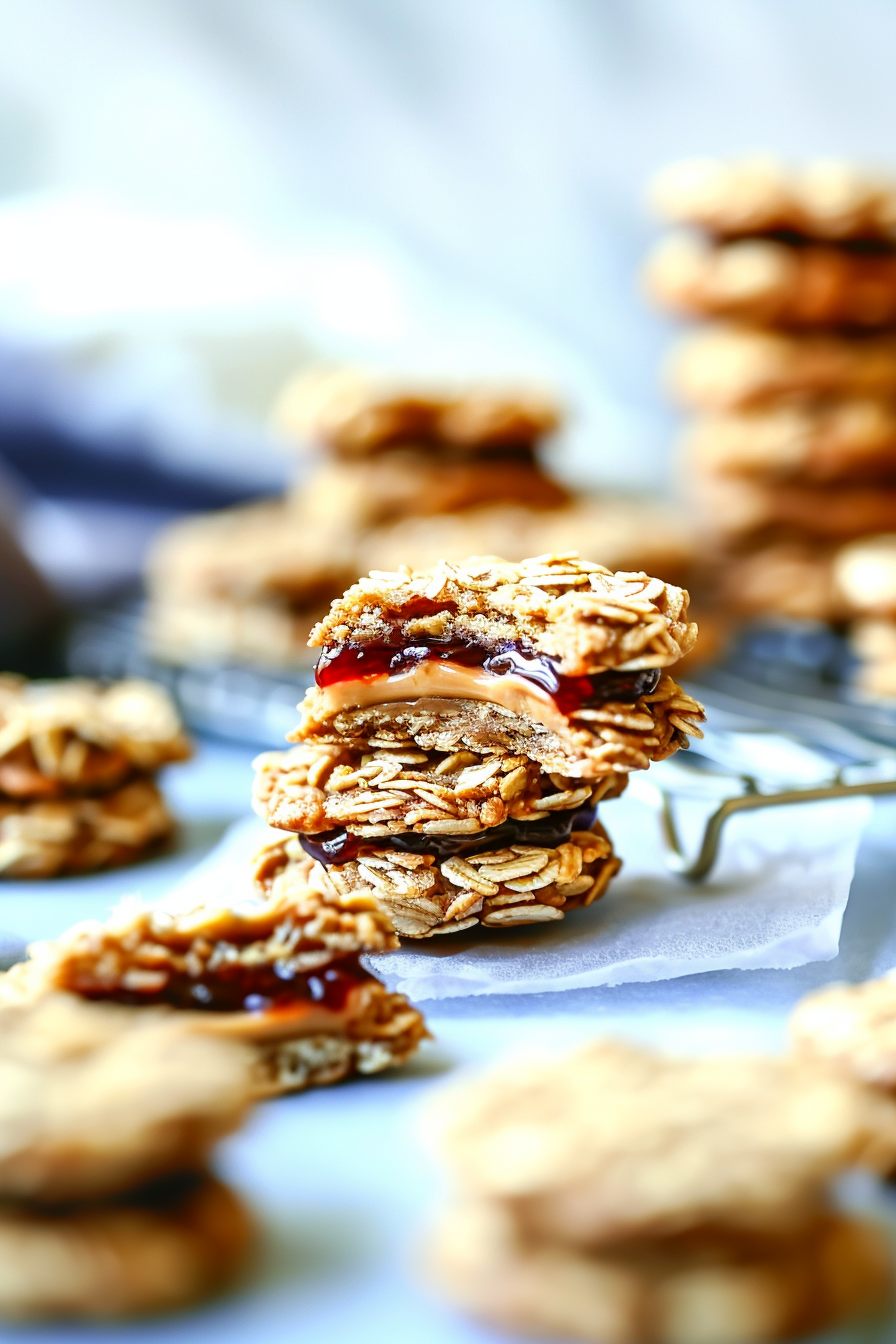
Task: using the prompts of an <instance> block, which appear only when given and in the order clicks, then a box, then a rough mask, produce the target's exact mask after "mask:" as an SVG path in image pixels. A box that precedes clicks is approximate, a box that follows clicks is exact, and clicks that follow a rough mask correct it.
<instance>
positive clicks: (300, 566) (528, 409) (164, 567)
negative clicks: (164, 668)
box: [145, 369, 693, 668]
mask: <svg viewBox="0 0 896 1344" xmlns="http://www.w3.org/2000/svg"><path fill="white" fill-rule="evenodd" d="M274 418H275V423H276V425H277V428H278V430H279V432H280V434H281V436H282V437H283V438H284V439H285V440H286V441H287V442H288V443H291V444H293V445H294V447H295V451H296V456H297V459H298V460H299V461H302V460H303V459H304V461H305V465H306V471H305V472H304V474H301V478H300V479H298V480H297V482H296V484H295V485H294V486H293V487H292V489H291V490H290V491H289V492H288V494H287V496H286V497H285V498H284V499H280V500H271V501H266V502H264V503H258V504H250V505H245V506H242V507H240V508H235V509H230V510H227V511H226V512H223V513H219V514H210V515H206V516H204V517H197V518H190V519H186V520H184V521H182V522H179V523H177V524H175V525H174V526H172V527H171V528H169V529H167V530H166V531H165V532H164V533H163V534H162V535H161V537H160V538H159V540H158V542H157V544H156V546H155V548H154V550H153V552H152V555H151V556H150V560H149V565H148V571H147V586H148V590H149V604H148V608H147V614H146V622H145V636H146V641H147V643H148V646H149V648H150V650H151V651H152V652H153V653H154V655H155V656H156V657H158V658H160V659H162V660H163V661H166V662H171V663H175V664H214V663H222V662H236V663H249V664H253V665H256V666H262V667H271V668H278V667H279V668H288V667H306V668H310V663H311V656H310V654H309V652H308V650H307V648H306V640H307V637H308V634H309V632H310V629H311V627H312V626H313V625H314V623H315V621H316V620H318V619H320V618H321V617H322V616H323V614H324V611H325V609H326V605H327V603H328V602H329V601H330V600H331V599H332V598H334V597H336V596H338V595H339V594H340V593H341V592H342V591H343V590H344V588H345V587H346V586H347V585H348V583H349V582H351V579H352V578H353V576H354V575H355V574H358V573H362V572H365V571H367V570H370V569H390V570H391V569H395V568H397V567H398V566H399V565H402V564H406V563H410V564H412V565H415V566H418V567H425V566H427V565H432V564H435V563H437V562H438V561H439V560H440V559H443V558H444V559H449V560H460V559H462V558H464V557H465V556H467V555H470V554H480V555H505V556H509V557H511V558H513V559H522V558H523V557H524V556H526V555H537V554H542V553H547V552H562V551H566V550H581V551H582V552H587V553H590V554H596V555H598V556H599V558H600V560H601V562H602V563H604V564H606V565H607V566H608V567H609V568H611V569H621V570H640V569H645V570H648V571H649V572H652V573H659V574H662V575H663V577H664V578H667V579H669V580H671V581H675V582H686V581H687V579H688V577H689V569H690V564H691V560H692V555H693V544H692V541H691V537H690V534H689V529H688V527H687V526H686V524H685V522H684V521H683V519H682V518H681V516H680V511H676V510H675V509H673V508H672V507H671V506H668V505H665V504H663V503H661V502H657V501H650V500H646V499H643V498H639V497H630V498H611V497H607V496H588V495H579V494H573V493H571V492H570V491H569V490H567V489H566V488H565V487H564V486H563V485H562V484H561V483H560V482H559V481H558V480H556V479H555V478H554V477H553V476H552V475H551V473H550V472H549V471H548V470H547V469H546V467H545V465H544V462H543V460H542V451H543V448H544V445H545V443H546V441H547V440H548V439H549V438H550V436H552V435H553V434H554V433H555V431H556V430H557V429H558V428H559V426H560V424H561V421H562V414H561V411H560V408H559V406H558V405H557V404H556V402H555V401H554V400H553V399H552V398H551V397H550V396H548V395H547V394H545V393H544V392H540V391H536V390H533V389H524V388H523V389H521V388H507V387H505V388H501V387H495V386H488V385H485V384H483V385H478V386H465V387H462V388H461V387H455V388H453V389H452V388H448V387H441V388H435V387H432V386H426V387H424V386H421V385H414V384H413V383H411V382H409V381H407V380H402V381H400V382H397V381H389V380H387V379H384V378H382V377H374V376H371V375H368V374H364V373H361V372H359V371H357V370H353V369H331V370H325V371H320V372H311V373H306V374H303V375H302V376H300V377H299V378H297V379H295V380H294V381H293V382H292V383H290V384H289V385H288V386H287V388H286V389H285V391H284V393H283V395H282V396H281V398H280V400H279V403H278V405H277V408H276V410H275V417H274Z"/></svg>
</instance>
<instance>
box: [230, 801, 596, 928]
mask: <svg viewBox="0 0 896 1344" xmlns="http://www.w3.org/2000/svg"><path fill="white" fill-rule="evenodd" d="M591 824H592V829H591V830H590V831H579V830H572V831H571V832H570V833H569V838H568V840H566V841H564V842H563V843H562V844H557V843H556V842H555V843H553V844H549V843H547V842H545V843H544V844H541V845H539V844H538V843H537V841H536V839H535V838H534V837H531V840H532V842H531V843H529V844H526V843H517V844H507V845H504V846H502V847H501V848H499V849H495V848H486V849H485V850H483V849H482V848H481V845H482V844H483V843H484V844H486V845H488V837H487V836H486V837H485V839H484V841H481V842H480V847H479V848H478V852H475V853H470V854H468V855H466V856H463V855H462V854H459V853H456V852H453V846H452V852H451V854H450V857H445V856H444V855H443V854H442V853H441V852H440V849H439V837H437V836H427V837H426V840H425V841H424V842H423V845H422V846H421V849H420V852H415V851H412V850H408V849H403V848H401V847H400V846H399V844H398V837H396V836H393V837H391V843H390V845H389V846H388V847H383V848H377V847H376V841H375V840H373V841H370V842H367V843H363V844H362V845H361V846H360V847H359V850H358V853H357V857H354V858H352V859H351V860H350V861H347V862H334V863H329V864H326V865H324V864H320V865H319V873H318V876H317V878H316V880H317V881H318V882H320V883H321V884H323V883H325V882H326V883H328V884H329V885H330V886H331V888H332V890H333V899H339V898H341V899H342V900H344V901H346V902H350V901H352V900H353V899H355V900H363V901H369V902H372V903H375V905H376V906H377V907H378V908H379V909H380V910H381V911H382V912H383V913H384V914H385V915H386V916H387V918H388V919H389V922H390V924H391V925H392V927H393V928H394V929H395V930H396V932H398V933H400V934H401V935H402V936H403V937H407V938H429V937H430V936H432V935H433V934H441V933H459V932H461V931H462V930H463V929H468V928H471V927H472V926H473V925H474V924H482V925H483V926H485V927H486V928H510V927H514V928H515V927H517V926H518V925H520V924H542V923H546V922H548V921H552V920H558V919H562V918H563V916H564V914H565V912H566V911H567V910H574V909H577V908H578V907H580V906H586V905H591V904H592V902H593V901H596V900H597V899H598V898H599V897H601V896H602V895H603V894H604V892H605V891H606V889H607V887H608V885H609V883H610V881H611V880H612V879H613V877H615V875H616V873H618V871H619V869H620V867H621V863H620V861H619V859H617V858H616V857H615V855H614V854H613V846H612V844H611V842H610V838H609V836H608V835H607V833H606V831H605V830H604V829H603V827H602V826H601V825H600V823H599V822H597V821H593V822H592V823H591ZM530 825H531V823H530ZM450 838H451V839H455V838H456V837H450ZM492 843H494V842H492ZM307 863H308V856H307V855H306V853H305V851H304V849H303V848H302V845H301V842H300V841H299V839H298V838H297V837H295V836H290V837H289V838H285V839H282V840H277V841H274V842H273V843H272V844H271V845H269V846H268V847H267V849H265V850H263V851H262V852H261V854H259V856H258V865H257V870H256V882H257V883H258V884H259V885H260V886H261V889H262V890H263V891H265V892H267V891H269V890H275V889H276V886H277V884H278V883H280V882H283V881H289V879H290V871H291V869H293V868H297V869H298V870H299V871H301V869H302V868H303V866H304V865H305V864H307Z"/></svg>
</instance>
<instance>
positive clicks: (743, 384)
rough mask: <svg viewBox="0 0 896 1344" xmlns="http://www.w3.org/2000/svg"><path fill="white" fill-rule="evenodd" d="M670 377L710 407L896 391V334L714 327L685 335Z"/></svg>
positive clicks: (692, 401) (682, 393) (694, 401)
mask: <svg viewBox="0 0 896 1344" xmlns="http://www.w3.org/2000/svg"><path fill="white" fill-rule="evenodd" d="M668 382H669V387H670V390H671V391H672V393H673V394H674V395H675V396H676V397H678V398H679V399H680V400H681V401H683V402H685V403H686V404H687V405H689V406H697V407H705V408H706V409H708V410H726V409H731V408H734V407H738V406H754V405H759V404H762V403H765V402H769V401H774V400H775V399H776V398H778V397H786V396H798V395H808V396H831V397H841V396H843V397H879V398H887V397H892V396H893V395H894V393H896V339H894V337H893V336H892V335H891V334H889V333H886V334H881V335H870V336H852V337H850V336H840V335H836V336H835V335H826V334H825V335H814V334H808V333H807V334H789V333H787V332H776V331H763V330H761V329H759V328H756V329H753V328H750V327H736V326H732V327H725V326H719V327H708V328H707V329H706V330H703V331H698V332H696V333H694V334H693V335H690V336H686V337H684V338H683V339H682V340H681V341H680V342H679V343H678V345H677V346H676V348H675V349H674V350H673V353H672V358H671V360H670V362H669V367H668Z"/></svg>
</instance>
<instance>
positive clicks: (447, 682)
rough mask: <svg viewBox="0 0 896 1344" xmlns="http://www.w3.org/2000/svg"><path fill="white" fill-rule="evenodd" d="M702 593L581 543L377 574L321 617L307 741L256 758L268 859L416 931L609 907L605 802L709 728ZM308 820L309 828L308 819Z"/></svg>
mask: <svg viewBox="0 0 896 1344" xmlns="http://www.w3.org/2000/svg"><path fill="white" fill-rule="evenodd" d="M687 610H688V596H687V593H685V592H683V591H682V590H681V589H679V588H676V587H673V586H672V585H671V584H667V583H663V582H662V581H661V580H659V579H652V578H649V577H648V576H647V575H646V574H643V573H619V574H612V573H610V572H609V571H608V570H607V569H604V568H603V567H602V566H601V565H597V564H593V563H590V562H588V561H585V560H581V559H580V558H579V557H578V555H576V554H575V553H567V554H561V555H544V556H539V557H537V558H535V559H530V560H523V561H522V562H520V563H519V564H511V563H508V562H506V561H503V560H499V559H495V558H494V557H488V558H485V559H481V558H473V559H470V560H466V561H464V562H462V563H458V564H451V563H449V562H447V561H442V562H441V563H439V564H437V565H436V566H434V567H433V568H431V569H424V570H411V569H410V568H408V567H405V568H403V569H401V570H398V571H397V572H394V573H388V572H382V571H375V572H374V573H372V574H371V575H370V576H369V577H367V578H364V579H361V580H360V582H359V583H357V584H355V586H354V587H352V588H350V589H349V590H348V592H346V593H345V595H344V596H343V597H342V598H340V599H339V600H337V601H336V602H334V603H333V605H332V607H331V609H330V613H329V615H328V616H327V618H326V619H325V620H324V621H322V622H321V624H320V625H319V626H317V628H316V629H315V630H314V632H313V634H312V644H313V645H314V646H316V647H317V648H319V649H320V657H319V659H318V663H317V668H316V672H315V679H316V685H315V686H314V687H312V689H311V690H310V691H309V692H308V694H307V695H306V697H305V700H304V702H303V704H302V706H301V707H300V708H301V711H302V718H301V723H300V725H299V727H298V728H297V729H296V731H295V733H293V734H292V735H291V736H292V740H293V741H295V742H296V743H297V746H295V747H294V748H293V749H292V750H291V751H287V752H272V753H268V754H266V755H264V756H262V757H260V758H259V759H258V761H257V762H256V767H257V776H256V789H255V802H256V809H257V811H258V812H259V813H260V815H261V816H262V817H264V818H265V820H266V821H267V822H268V823H269V824H270V825H271V826H273V827H275V828H278V829H279V830H281V831H282V832H284V833H285V834H284V835H283V838H282V839H281V840H278V841H275V842H274V843H273V844H272V845H271V846H270V848H269V850H268V851H267V857H266V858H265V859H264V860H263V862H264V864H265V865H266V867H267V869H268V871H269V872H270V873H272V874H276V877H277V880H279V881H281V882H286V883H288V882H290V881H291V880H293V879H292V878H291V876H290V875H291V874H292V873H295V874H296V875H297V876H298V874H300V873H304V871H305V865H306V863H307V859H308V857H309V856H310V857H311V858H313V859H314V860H315V861H316V862H317V868H316V878H315V880H316V881H317V882H319V883H320V884H321V888H322V889H323V890H326V891H327V892H328V893H329V898H330V899H332V900H342V901H346V902H351V901H356V900H371V901H374V902H375V903H376V904H377V906H378V908H379V909H381V910H382V911H383V912H385V913H386V914H387V915H388V918H389V921H390V923H391V926H392V927H394V929H395V930H396V931H397V932H398V933H399V934H402V935H404V936H406V937H411V938H424V937H429V936H431V935H433V934H443V933H454V932H458V931H460V930H463V929H468V928H470V927H471V926H473V925H476V924H480V923H481V924H483V925H485V926H486V927H489V928H506V927H516V926H518V925H520V924H526V923H544V922H549V921H554V920H559V919H562V918H563V916H564V914H565V912H566V911H569V910H572V909H576V908H578V907H581V906H587V905H590V904H591V903H592V902H593V901H595V900H596V899H597V898H598V897H600V896H601V895H602V894H603V892H604V891H605V890H606V888H607V885H608V883H609V882H610V880H611V878H612V877H613V875H614V874H615V873H616V871H617V870H618V868H619V861H618V859H616V858H615V856H614V854H613V849H612V845H611V843H610V840H609V837H608V836H607V834H606V832H605V830H604V829H603V827H602V826H601V824H600V822H599V821H598V820H597V805H598V803H599V802H600V801H601V800H602V799H606V798H611V797H613V796H615V795H616V794H618V793H620V792H621V790H622V789H623V788H624V786H625V783H626V780H627V776H628V774H629V773H630V772H631V771H632V770H644V769H646V768H647V767H648V766H649V765H650V763H651V761H656V760H662V759H663V758H664V757H666V756H669V755H671V753H672V752H674V751H676V750H677V749H678V748H679V747H682V746H686V745H687V741H688V734H693V733H697V734H698V735H699V723H700V722H701V720H702V710H701V708H700V706H699V705H698V704H697V703H696V702H695V701H694V700H692V699H691V697H690V696H688V695H686V694H685V692H683V691H682V690H681V688H680V687H679V686H678V685H676V683H675V682H674V681H673V680H672V677H671V676H670V675H669V669H670V668H671V667H672V666H673V665H674V664H675V663H676V662H677V661H678V660H679V659H680V658H681V657H682V656H683V655H684V654H686V653H687V652H688V651H689V650H690V648H691V647H692V646H693V644H694V640H695V638H696V626H694V625H693V624H689V623H688V619H687ZM290 832H295V833H297V834H296V835H290V834H289V833H290Z"/></svg>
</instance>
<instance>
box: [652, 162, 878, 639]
mask: <svg viewBox="0 0 896 1344" xmlns="http://www.w3.org/2000/svg"><path fill="white" fill-rule="evenodd" d="M654 200H655V204H656V206H657V209H658V210H659V212H660V213H661V214H662V215H663V216H664V217H665V218H666V219H667V220H669V221H670V222H672V223H674V224H676V225H679V226H683V228H684V229H685V230H686V231H685V232H683V233H680V234H675V235H673V236H672V237H670V238H668V239H666V240H665V241H664V242H662V243H661V244H660V246H659V247H658V248H657V250H656V252H655V253H654V255H653V256H652V257H651V259H650V260H649V262H648V265H647V271H646V283H647V288H648V290H649V292H650V293H651V295H652V296H653V297H654V298H655V299H656V300H657V301H658V302H659V303H661V304H663V305H664V306H665V307H667V308H669V309H670V310H671V311H673V312H675V313H677V314H680V315H682V316H685V317H691V318H697V319H699V320H702V321H706V322H709V323H711V324H712V325H710V326H708V327H707V328H706V329H705V330H701V331H699V332H698V333H697V334H696V335H694V336H692V337H690V338H688V339H686V340H685V341H683V342H682V344H681V345H680V346H679V348H678V349H677V351H676V352H675V354H674V357H673V360H672V364H671V384H672V388H673V391H674V392H675V394H676V395H677V396H678V397H679V398H680V399H681V400H682V401H683V402H684V403H685V404H686V405H687V406H688V407H689V408H691V410H692V411H693V412H694V417H693V420H692V423H691V424H690V426H689V428H688V431H687V434H686V440H685V445H684V460H683V470H684V473H685V476H686V479H687V483H688V487H689V490H690V492H691V495H692V498H693V499H694V501H695V504H696V506H697V508H698V510H699V512H700V513H701V514H702V517H703V519H704V524H705V529H706V531H707V533H709V534H711V535H712V537H713V538H714V540H715V542H716V543H717V545H718V547H719V551H720V553H721V554H722V555H723V556H725V557H726V558H727V563H726V565H725V572H724V574H723V582H724V586H725V590H726V591H725V598H726V601H727V602H728V603H730V604H732V605H733V606H734V607H735V608H736V609H737V610H739V611H741V612H742V613H744V614H753V613H773V614H780V615H785V616H793V617H806V618H816V619H822V620H827V619H837V618H838V617H840V616H841V615H843V614H844V609H843V605H842V602H841V600H840V598H839V595H838V593H837V590H836V588H835V586H834V584H833V583H832V579H831V555H832V552H833V551H834V550H835V549H836V548H837V547H838V546H839V545H841V544H843V543H844V542H847V541H850V540H852V539H854V538H857V537H861V536H865V535H868V534H872V533H875V532H881V531H887V530H890V529H892V528H894V527H896V185H894V184H893V183H892V182H890V181H884V180H881V179H880V178H878V177H875V176H873V175H870V174H867V173H863V172H861V171H859V170H858V169H855V168H852V167H850V166H849V165H846V164H840V163H830V162H823V163H817V164H814V165H810V166H808V167H806V168H805V169H802V170H794V171H788V170H786V169H784V168H783V167H782V166H780V165H779V164H776V163H774V162H770V161H767V160H764V159H763V160H745V161H742V162H735V163H727V164H726V163H719V162H713V161H695V162H688V163H681V164H678V165H675V166H673V167H671V168H669V169H668V170H667V171H666V172H665V173H663V174H662V175H661V176H660V178H659V180H658V182H657V183H656V187H655V192H654Z"/></svg>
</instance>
